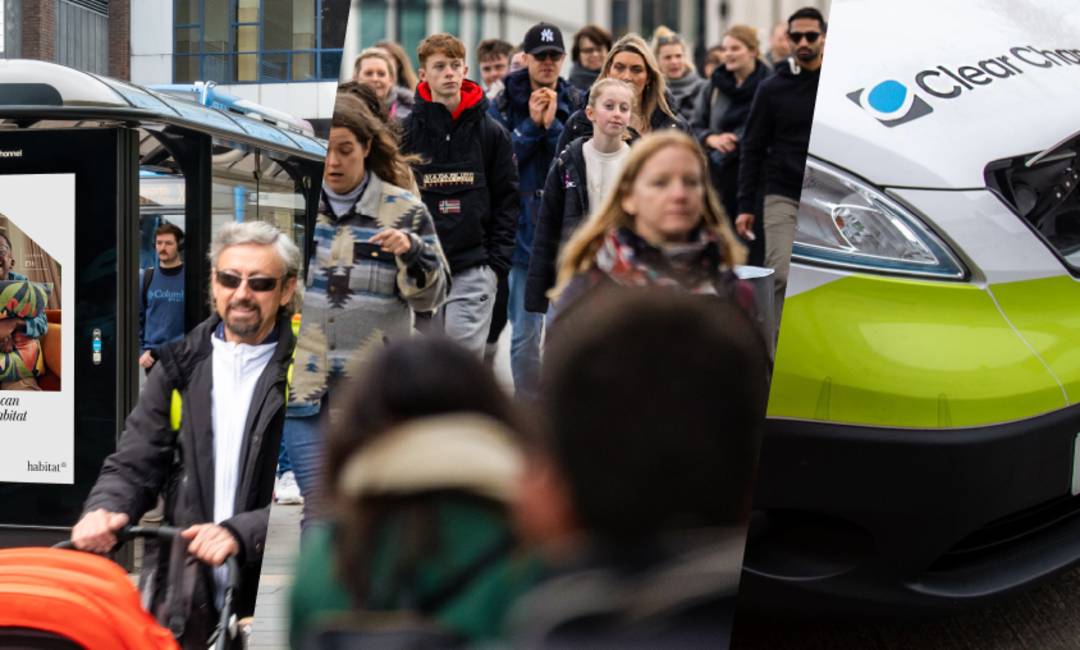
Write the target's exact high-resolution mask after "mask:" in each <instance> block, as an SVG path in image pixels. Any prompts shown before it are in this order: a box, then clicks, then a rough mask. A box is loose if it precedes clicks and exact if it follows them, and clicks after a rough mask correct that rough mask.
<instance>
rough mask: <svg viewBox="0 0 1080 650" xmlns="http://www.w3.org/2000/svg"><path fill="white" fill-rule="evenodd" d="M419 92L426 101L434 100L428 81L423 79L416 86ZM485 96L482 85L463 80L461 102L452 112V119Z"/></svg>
mask: <svg viewBox="0 0 1080 650" xmlns="http://www.w3.org/2000/svg"><path fill="white" fill-rule="evenodd" d="M416 92H417V94H419V95H420V98H421V99H423V100H424V101H426V102H430V101H432V99H431V88H430V87H429V86H428V82H426V81H421V82H420V85H419V86H417V87H416ZM483 98H484V89H483V88H481V87H480V85H479V84H477V83H476V82H474V81H469V80H468V79H464V80H462V82H461V102H460V103H459V104H458V106H457V110H455V111H454V112H453V113H451V114H450V117H451V118H452V119H455V120H456V119H457V118H458V117H460V116H461V114H462V113H463V112H465V110H466V109H469V108H472V107H473V106H476V105H477V104H479V103H480V100H481V99H483Z"/></svg>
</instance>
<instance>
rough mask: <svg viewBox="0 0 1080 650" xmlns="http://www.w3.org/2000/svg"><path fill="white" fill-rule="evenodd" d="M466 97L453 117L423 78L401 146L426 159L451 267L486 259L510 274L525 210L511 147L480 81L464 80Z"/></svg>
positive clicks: (422, 170) (420, 176)
mask: <svg viewBox="0 0 1080 650" xmlns="http://www.w3.org/2000/svg"><path fill="white" fill-rule="evenodd" d="M462 102H463V103H464V104H465V108H464V109H463V110H461V114H460V115H459V116H458V117H457V119H454V118H453V117H452V116H451V115H450V111H448V110H446V107H445V106H444V105H442V104H439V103H437V102H433V101H431V94H430V91H429V90H428V86H427V84H426V83H421V84H420V85H419V86H418V87H417V90H416V102H415V104H414V105H413V109H412V113H410V114H409V116H408V117H406V118H405V121H404V122H403V123H402V140H401V150H402V152H403V153H415V154H419V155H420V156H421V157H422V158H423V162H422V164H420V165H417V167H416V169H415V171H416V181H417V185H418V186H419V187H420V196H421V198H422V199H423V201H424V204H425V205H427V208H428V211H429V212H431V216H432V219H433V220H434V221H435V230H436V231H437V232H438V234H439V241H440V242H441V243H442V247H443V253H445V255H446V259H447V262H448V263H449V264H450V271H451V273H459V272H461V271H464V270H466V269H469V268H472V267H474V266H479V265H481V264H487V265H488V266H490V267H491V268H492V269H493V270H494V271H495V272H496V273H498V274H499V275H505V274H506V273H507V272H508V271H509V269H510V256H511V255H512V254H513V252H514V233H515V229H516V228H517V220H518V213H519V211H520V210H521V207H520V196H519V195H518V173H517V165H516V164H515V162H514V150H513V146H512V144H511V142H510V134H509V133H507V131H506V129H505V128H503V126H502V125H501V124H499V122H498V120H496V119H494V118H493V117H491V116H490V115H488V113H487V111H488V100H487V98H486V97H485V96H484V91H483V89H482V88H480V86H478V85H477V84H475V83H473V82H472V81H468V80H465V82H464V83H463V84H462Z"/></svg>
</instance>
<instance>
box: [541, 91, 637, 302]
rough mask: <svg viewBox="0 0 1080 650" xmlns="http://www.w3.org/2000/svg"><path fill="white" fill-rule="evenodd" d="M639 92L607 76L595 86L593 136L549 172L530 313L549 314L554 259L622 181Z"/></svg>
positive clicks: (573, 147)
mask: <svg viewBox="0 0 1080 650" xmlns="http://www.w3.org/2000/svg"><path fill="white" fill-rule="evenodd" d="M636 102H637V94H636V92H635V90H634V88H633V86H631V85H630V84H628V83H626V82H624V81H620V80H618V79H615V78H612V77H607V78H604V79H600V80H599V81H597V82H596V83H595V84H593V86H592V89H591V90H590V91H589V104H588V106H586V108H585V115H586V117H588V118H589V121H590V122H592V125H593V129H592V137H591V138H578V139H577V140H574V141H572V142H571V143H570V144H569V145H567V147H566V149H564V150H563V151H562V152H561V153H560V154H559V157H558V158H556V160H555V164H553V165H552V166H551V171H549V172H548V177H547V182H546V183H545V184H544V202H543V204H542V205H541V207H540V214H539V219H538V221H537V225H536V235H535V236H534V238H533V249H532V255H531V257H530V259H529V277H528V281H527V282H526V285H525V309H526V310H528V311H533V312H538V313H543V312H545V311H547V297H546V296H545V294H546V293H547V290H548V289H550V288H551V287H553V286H554V285H555V268H556V266H555V260H556V258H557V256H558V254H559V251H560V250H561V249H562V246H563V244H565V243H566V241H567V240H569V239H570V235H572V234H573V233H574V231H575V230H577V228H578V226H579V225H580V224H581V223H582V222H584V221H585V219H586V218H587V217H588V216H589V214H590V213H592V212H596V211H598V210H599V209H600V208H601V207H602V206H603V205H604V201H605V199H606V198H607V196H608V195H609V194H610V193H611V190H612V189H613V188H614V186H615V184H616V183H617V182H618V179H619V172H620V171H621V170H622V165H623V162H624V161H625V160H626V157H627V156H628V155H629V153H630V145H629V143H628V142H627V139H628V138H629V131H628V127H629V126H630V120H631V117H632V116H633V112H634V106H635V103H636Z"/></svg>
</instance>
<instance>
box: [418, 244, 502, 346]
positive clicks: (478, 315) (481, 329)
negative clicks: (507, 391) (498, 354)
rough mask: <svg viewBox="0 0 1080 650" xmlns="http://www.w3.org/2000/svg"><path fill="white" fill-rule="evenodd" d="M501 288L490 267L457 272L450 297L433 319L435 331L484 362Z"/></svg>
mask: <svg viewBox="0 0 1080 650" xmlns="http://www.w3.org/2000/svg"><path fill="white" fill-rule="evenodd" d="M497 285H498V277H497V276H496V275H495V271H493V270H492V269H491V267H489V266H487V265H486V264H484V265H481V266H474V267H472V268H470V269H465V270H464V271H461V272H460V273H456V274H455V275H454V277H453V280H452V282H451V285H450V295H448V296H447V297H446V302H444V303H443V304H442V306H441V307H439V311H437V312H436V313H435V317H434V318H433V319H432V325H433V327H432V329H434V330H435V331H440V330H441V331H442V332H443V333H445V334H446V336H447V338H449V339H450V340H452V341H457V342H458V343H460V344H461V345H463V346H465V348H466V349H468V350H469V351H470V352H473V353H475V354H476V356H477V357H478V358H480V359H483V358H484V344H486V343H487V337H488V329H490V328H491V315H492V313H493V311H494V309H495V290H496V287H497Z"/></svg>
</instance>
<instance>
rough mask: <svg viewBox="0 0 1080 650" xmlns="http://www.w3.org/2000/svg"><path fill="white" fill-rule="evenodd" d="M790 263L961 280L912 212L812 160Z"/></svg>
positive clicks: (956, 266) (952, 260) (955, 263)
mask: <svg viewBox="0 0 1080 650" xmlns="http://www.w3.org/2000/svg"><path fill="white" fill-rule="evenodd" d="M792 259H794V260H798V261H802V262H811V263H822V264H829V265H834V266H843V267H849V268H857V269H859V270H864V271H869V272H876V273H898V274H903V275H920V276H930V277H935V278H949V279H962V278H964V276H965V273H964V268H963V266H962V265H961V264H960V262H959V260H957V258H956V256H955V255H953V254H952V253H951V252H950V251H949V248H948V246H947V245H946V244H945V243H944V242H942V241H941V240H940V239H939V238H938V237H937V235H935V234H934V233H933V232H932V231H931V230H930V229H929V228H927V227H926V226H925V225H924V224H923V223H922V221H921V220H920V219H919V218H918V217H917V216H915V215H914V214H912V213H911V211H910V210H908V209H907V208H905V207H903V206H901V205H900V204H898V203H897V202H895V201H893V200H891V199H889V198H888V197H887V196H885V194H884V193H883V192H882V191H881V190H879V189H877V188H875V187H873V186H871V185H869V184H867V183H865V182H863V181H861V180H859V179H857V178H855V177H854V176H851V175H849V174H846V173H844V172H842V171H840V170H839V169H837V168H835V167H832V166H830V165H827V164H825V163H823V162H821V161H820V160H815V159H813V158H808V159H807V161H806V173H805V175H804V176H803V187H802V201H801V203H800V205H799V213H798V218H797V224H796V229H795V243H794V246H793V247H792Z"/></svg>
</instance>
